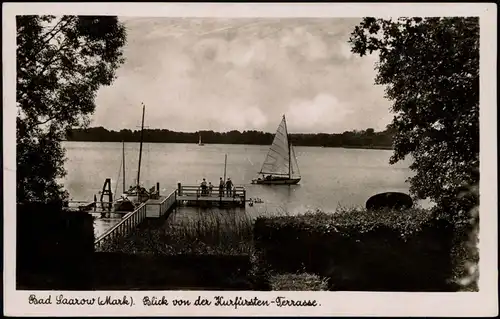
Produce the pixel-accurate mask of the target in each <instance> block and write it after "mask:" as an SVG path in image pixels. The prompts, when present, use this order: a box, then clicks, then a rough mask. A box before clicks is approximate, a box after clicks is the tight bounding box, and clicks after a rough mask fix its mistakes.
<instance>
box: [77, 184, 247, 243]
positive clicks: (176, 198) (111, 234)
mask: <svg viewBox="0 0 500 319" xmlns="http://www.w3.org/2000/svg"><path fill="white" fill-rule="evenodd" d="M74 203H85V205H83V206H82V205H80V206H79V207H78V208H80V209H81V207H85V208H87V209H89V208H90V209H89V213H96V212H99V211H95V210H93V209H95V208H96V207H97V206H98V205H102V204H106V203H99V202H97V201H94V202H90V203H89V202H82V201H80V202H78V201H77V202H74ZM245 204H246V190H245V188H244V187H242V186H236V187H235V188H234V189H233V190H231V191H228V190H226V189H225V188H224V190H223V191H222V192H219V188H217V189H215V188H214V189H212V191H210V190H208V189H207V190H206V191H202V189H201V187H199V186H182V185H181V184H180V183H179V184H178V185H177V189H176V190H174V191H172V192H171V193H170V194H169V195H168V196H159V194H158V197H156V198H151V199H148V200H147V201H146V202H144V203H142V204H141V205H140V206H138V207H137V208H136V209H135V210H134V211H129V212H116V211H113V212H111V213H113V214H115V213H118V214H122V215H123V217H122V218H121V219H120V221H119V222H118V223H117V224H116V225H114V226H112V227H111V228H110V229H109V230H107V231H106V232H105V233H103V234H102V235H101V236H99V237H98V238H97V239H96V241H95V243H94V245H95V248H96V250H97V251H99V250H102V249H103V248H105V246H106V243H109V242H112V241H113V240H114V239H116V238H118V237H122V236H125V235H127V234H128V233H129V232H130V231H131V230H132V229H134V228H135V227H137V226H138V225H139V224H140V223H142V221H144V220H145V219H146V218H160V217H162V216H165V215H168V213H169V212H170V211H171V209H172V208H174V207H175V206H177V205H194V206H202V207H206V206H211V205H214V206H219V207H228V206H229V207H235V206H236V207H238V206H239V207H245ZM90 206H92V207H90ZM101 212H102V211H101ZM108 212H109V211H108Z"/></svg>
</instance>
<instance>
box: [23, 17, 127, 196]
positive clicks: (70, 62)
mask: <svg viewBox="0 0 500 319" xmlns="http://www.w3.org/2000/svg"><path fill="white" fill-rule="evenodd" d="M16 22H17V101H16V102H17V103H16V104H17V119H16V121H17V130H16V137H17V202H18V203H25V202H31V201H38V202H50V201H57V200H61V199H64V198H65V196H67V194H66V192H65V191H64V190H63V188H62V185H60V184H59V182H58V179H60V178H62V177H64V175H65V173H66V172H65V170H64V149H63V148H62V145H61V140H62V139H63V138H64V137H65V135H66V133H67V131H68V130H69V129H71V128H72V127H82V126H86V125H88V122H89V121H88V119H89V115H90V114H92V113H93V112H94V110H95V103H94V99H95V95H96V92H97V90H98V89H99V87H100V86H102V85H110V84H111V83H112V81H113V79H114V76H115V71H116V69H117V68H118V66H119V65H120V64H121V63H123V58H122V47H123V46H124V45H125V41H126V33H125V27H124V26H123V25H122V24H121V23H119V22H118V19H117V17H111V16H109V17H108V16H99V17H92V16H62V17H55V16H17V19H16Z"/></svg>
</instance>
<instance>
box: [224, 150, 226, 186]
mask: <svg viewBox="0 0 500 319" xmlns="http://www.w3.org/2000/svg"><path fill="white" fill-rule="evenodd" d="M226 165H227V154H226V155H225V156H224V183H225V182H226Z"/></svg>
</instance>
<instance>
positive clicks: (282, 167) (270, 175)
mask: <svg viewBox="0 0 500 319" xmlns="http://www.w3.org/2000/svg"><path fill="white" fill-rule="evenodd" d="M259 174H260V175H261V177H258V178H256V179H253V180H252V184H268V185H274V184H276V185H291V184H297V183H298V182H299V181H300V179H301V177H300V171H299V166H298V163H297V158H296V157H295V151H294V148H293V146H292V143H291V142H290V138H289V136H288V131H287V127H286V119H285V115H283V119H282V120H281V123H280V125H279V126H278V129H277V131H276V134H275V135H274V140H273V143H272V145H271V147H270V148H269V151H268V153H267V156H266V159H265V160H264V163H263V164H262V168H261V169H260V172H259Z"/></svg>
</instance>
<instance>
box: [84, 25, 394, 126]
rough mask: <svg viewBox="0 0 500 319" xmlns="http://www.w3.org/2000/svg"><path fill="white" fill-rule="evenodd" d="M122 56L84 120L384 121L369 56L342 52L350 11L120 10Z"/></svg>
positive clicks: (385, 106)
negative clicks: (248, 14)
mask: <svg viewBox="0 0 500 319" xmlns="http://www.w3.org/2000/svg"><path fill="white" fill-rule="evenodd" d="M120 20H121V21H122V22H123V23H124V24H125V27H126V29H127V44H126V46H125V47H124V49H123V51H124V58H125V62H124V64H123V65H122V66H120V68H119V69H118V70H117V72H116V76H117V78H116V80H115V81H114V82H113V84H112V85H110V86H107V87H102V88H101V89H100V90H99V91H98V94H97V98H96V105H97V108H96V111H95V113H94V115H93V116H92V123H91V126H103V127H105V128H107V129H113V130H120V129H123V128H128V129H137V127H138V126H139V125H140V120H141V112H142V108H141V102H143V103H144V104H145V105H146V115H145V126H147V127H149V128H152V129H155V128H158V129H169V130H173V131H183V132H196V131H198V130H213V131H219V132H225V131H230V130H239V131H243V130H259V131H265V132H274V131H276V128H277V126H278V124H279V122H280V121H281V117H282V115H283V114H285V115H286V119H287V126H288V130H289V132H291V133H342V132H344V131H350V130H355V129H356V130H362V129H366V128H369V127H371V128H374V129H375V130H377V131H379V130H383V129H384V128H385V126H386V125H387V124H388V123H389V122H390V121H391V119H392V115H391V114H390V112H389V108H390V101H388V100H387V99H385V98H384V87H382V86H379V85H375V84H374V78H375V75H376V72H375V70H374V63H375V62H376V61H377V57H376V56H375V55H370V56H364V57H359V56H357V55H354V54H352V53H351V52H350V46H349V44H348V43H347V40H348V39H349V35H350V33H351V31H352V30H353V28H354V26H356V25H357V24H358V23H359V21H360V19H352V18H307V19H305V18H301V19H299V18H286V19H279V18H272V19H271V18H260V19H257V18H235V19H222V18H167V17H164V18H150V17H146V18H145V17H142V18H131V17H127V18H120Z"/></svg>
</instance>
